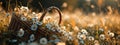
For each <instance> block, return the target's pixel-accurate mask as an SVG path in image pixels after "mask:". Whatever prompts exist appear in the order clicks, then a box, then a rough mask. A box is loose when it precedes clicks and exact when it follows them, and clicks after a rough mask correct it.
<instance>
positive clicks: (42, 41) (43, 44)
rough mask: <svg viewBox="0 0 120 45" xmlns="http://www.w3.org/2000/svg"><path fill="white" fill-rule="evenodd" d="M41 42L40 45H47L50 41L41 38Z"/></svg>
mask: <svg viewBox="0 0 120 45" xmlns="http://www.w3.org/2000/svg"><path fill="white" fill-rule="evenodd" d="M39 42H40V44H42V45H46V44H47V42H48V41H47V39H46V38H41V39H40V40H39Z"/></svg>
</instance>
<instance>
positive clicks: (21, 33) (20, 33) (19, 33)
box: [17, 28, 24, 37]
mask: <svg viewBox="0 0 120 45" xmlns="http://www.w3.org/2000/svg"><path fill="white" fill-rule="evenodd" d="M17 35H18V36H19V37H22V36H23V35H24V30H23V29H22V28H21V29H20V30H19V31H18V34H17Z"/></svg>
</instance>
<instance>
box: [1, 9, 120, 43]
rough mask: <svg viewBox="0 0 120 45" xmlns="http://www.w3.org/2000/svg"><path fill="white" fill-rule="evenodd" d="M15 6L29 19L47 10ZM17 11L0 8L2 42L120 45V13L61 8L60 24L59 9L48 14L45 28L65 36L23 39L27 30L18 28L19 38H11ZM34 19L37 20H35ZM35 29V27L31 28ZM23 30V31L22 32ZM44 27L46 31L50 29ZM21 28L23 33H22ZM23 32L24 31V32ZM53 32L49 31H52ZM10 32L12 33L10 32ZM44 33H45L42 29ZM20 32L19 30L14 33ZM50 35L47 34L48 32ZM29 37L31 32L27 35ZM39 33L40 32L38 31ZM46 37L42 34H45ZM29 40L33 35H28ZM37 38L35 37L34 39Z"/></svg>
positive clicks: (39, 15) (38, 16)
mask: <svg viewBox="0 0 120 45" xmlns="http://www.w3.org/2000/svg"><path fill="white" fill-rule="evenodd" d="M26 10H27V9H26V8H25V10H24V9H23V10H22V9H20V10H19V8H18V9H15V11H13V12H15V13H16V14H21V13H22V14H23V16H26V15H27V17H26V18H30V19H32V18H34V17H37V18H38V19H39V18H40V17H41V16H42V14H43V13H44V12H39V13H38V12H37V13H36V12H35V13H34V12H31V11H30V10H29V9H28V11H26ZM20 11H23V12H20ZM13 12H7V13H6V12H4V11H0V44H2V45H18V44H19V45H120V20H119V19H120V15H119V14H109V15H108V14H102V13H101V14H96V13H94V12H93V13H89V14H84V13H83V12H82V11H79V10H75V11H73V12H69V11H61V13H62V17H61V18H62V20H61V24H60V26H58V23H59V20H58V19H59V18H60V17H59V16H58V15H59V14H58V13H57V12H56V11H53V13H47V14H46V16H45V17H44V18H43V19H44V20H43V22H42V23H43V25H42V26H43V28H45V29H46V30H50V31H51V32H57V33H60V34H61V36H59V35H57V34H54V33H52V34H51V33H50V34H48V35H50V36H49V37H43V38H40V40H35V37H34V36H33V35H34V34H33V35H32V36H30V37H32V38H30V40H31V41H30V40H27V41H21V40H20V39H21V38H25V37H22V36H20V35H22V34H23V35H24V34H25V33H24V29H22V28H21V29H20V30H16V31H15V32H18V33H17V34H20V35H17V36H18V37H19V38H12V39H11V38H9V35H10V34H11V33H9V30H8V27H9V24H10V21H11V16H12V13H13ZM33 22H34V21H33ZM47 24H48V25H47ZM30 28H31V27H30ZM21 30H22V31H21ZM46 30H44V31H46ZM19 31H20V32H19ZM21 32H22V33H21ZM48 32H49V31H48ZM7 33H8V34H7ZM41 33H42V32H41ZM14 34H16V33H14ZM44 35H46V34H44ZM26 36H27V35H26ZM38 36H39V34H38ZM41 37H42V36H41ZM28 39H29V38H28ZM32 39H33V40H32Z"/></svg>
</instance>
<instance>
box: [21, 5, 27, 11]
mask: <svg viewBox="0 0 120 45" xmlns="http://www.w3.org/2000/svg"><path fill="white" fill-rule="evenodd" d="M20 9H21V11H22V12H28V11H29V9H28V7H24V6H22V7H21V8H20Z"/></svg>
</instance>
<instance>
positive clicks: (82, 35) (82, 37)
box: [77, 34, 86, 40]
mask: <svg viewBox="0 0 120 45" xmlns="http://www.w3.org/2000/svg"><path fill="white" fill-rule="evenodd" d="M77 38H78V39H79V40H85V39H86V35H84V34H81V35H77Z"/></svg>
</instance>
